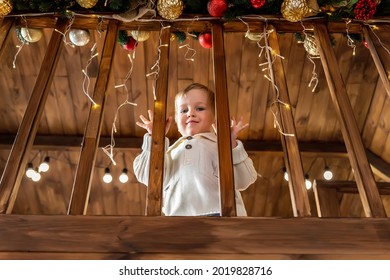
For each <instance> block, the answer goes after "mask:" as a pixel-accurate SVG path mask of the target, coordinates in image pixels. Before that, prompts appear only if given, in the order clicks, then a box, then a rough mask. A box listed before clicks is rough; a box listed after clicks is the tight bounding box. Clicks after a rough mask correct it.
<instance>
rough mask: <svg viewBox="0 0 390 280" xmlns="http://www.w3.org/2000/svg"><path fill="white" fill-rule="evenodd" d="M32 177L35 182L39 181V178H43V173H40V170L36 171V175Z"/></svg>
mask: <svg viewBox="0 0 390 280" xmlns="http://www.w3.org/2000/svg"><path fill="white" fill-rule="evenodd" d="M31 179H32V180H33V181H34V182H38V181H39V180H41V174H39V172H36V171H34V175H33V176H32V177H31Z"/></svg>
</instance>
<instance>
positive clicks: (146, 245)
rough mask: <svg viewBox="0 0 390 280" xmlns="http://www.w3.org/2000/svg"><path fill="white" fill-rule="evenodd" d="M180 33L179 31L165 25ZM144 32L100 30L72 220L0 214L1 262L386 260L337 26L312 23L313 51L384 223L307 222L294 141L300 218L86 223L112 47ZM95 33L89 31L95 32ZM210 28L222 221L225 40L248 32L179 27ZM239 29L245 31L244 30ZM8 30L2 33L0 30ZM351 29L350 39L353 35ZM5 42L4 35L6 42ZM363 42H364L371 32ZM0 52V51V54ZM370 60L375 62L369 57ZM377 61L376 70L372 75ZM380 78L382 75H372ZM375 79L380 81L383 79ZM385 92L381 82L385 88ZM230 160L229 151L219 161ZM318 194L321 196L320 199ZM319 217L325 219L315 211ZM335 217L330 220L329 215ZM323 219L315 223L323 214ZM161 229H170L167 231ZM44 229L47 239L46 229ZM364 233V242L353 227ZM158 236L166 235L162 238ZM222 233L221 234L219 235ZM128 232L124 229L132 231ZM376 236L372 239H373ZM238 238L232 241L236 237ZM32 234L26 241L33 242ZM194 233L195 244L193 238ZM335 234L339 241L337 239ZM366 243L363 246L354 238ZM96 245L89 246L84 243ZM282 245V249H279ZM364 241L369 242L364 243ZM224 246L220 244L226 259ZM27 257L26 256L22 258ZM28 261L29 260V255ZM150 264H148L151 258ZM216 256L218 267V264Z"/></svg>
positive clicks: (10, 196) (52, 22) (38, 103)
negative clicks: (334, 41) (334, 39)
mask: <svg viewBox="0 0 390 280" xmlns="http://www.w3.org/2000/svg"><path fill="white" fill-rule="evenodd" d="M96 20H97V19H95V18H77V19H76V20H75V21H74V26H75V27H77V26H78V25H80V26H82V27H83V28H88V26H90V25H92V24H96V23H95V21H96ZM28 21H29V23H28V24H29V26H31V27H55V28H56V29H58V30H59V31H62V32H63V31H64V30H65V28H66V21H65V20H63V19H58V20H57V19H56V18H40V19H39V18H31V19H28ZM3 23H4V24H3V26H2V32H1V38H0V42H1V43H4V41H5V40H6V37H7V36H6V33H7V32H8V31H9V28H10V27H11V25H12V24H10V23H11V21H10V20H9V19H4V20H3ZM171 24H172V25H175V26H176V27H180V25H183V23H176V22H175V23H171ZM249 24H250V25H251V27H253V28H254V29H253V30H258V31H262V30H263V28H264V24H263V22H261V21H250V22H249ZM135 25H137V27H140V28H144V29H150V30H160V28H161V25H160V23H158V24H156V23H150V24H148V23H145V22H143V23H121V22H118V21H116V20H112V19H110V20H105V21H104V24H103V25H102V26H101V27H102V28H106V29H107V31H108V32H107V34H106V39H105V46H104V51H103V55H102V59H101V62H100V71H99V76H98V79H97V84H96V87H95V92H94V98H96V100H98V101H99V104H101V106H100V107H99V108H95V107H91V109H90V112H89V118H88V123H87V127H86V130H85V135H84V140H83V145H82V149H81V155H80V160H79V163H78V167H77V172H76V178H75V180H74V185H73V192H72V197H71V200H70V204H69V215H70V216H54V217H53V216H51V217H46V216H29V217H26V216H16V215H15V216H14V215H1V216H0V227H1V228H2V229H3V230H2V232H3V233H2V238H3V240H8V241H7V242H1V245H0V259H1V258H29V257H31V258H80V257H81V258H172V257H179V258H194V257H205V258H221V255H223V256H225V258H257V259H260V258H337V256H338V257H339V258H340V256H341V255H343V256H344V257H352V256H353V257H354V258H359V257H361V258H364V257H367V258H375V257H377V256H379V257H382V258H390V254H389V252H390V247H389V246H390V245H389V244H390V235H389V234H385V233H386V232H388V230H389V226H390V223H389V220H388V219H385V218H386V213H385V210H384V208H383V205H382V202H381V199H380V195H379V192H378V188H377V186H376V183H375V180H374V177H373V174H372V171H371V169H370V166H369V162H368V160H367V156H366V154H365V152H364V151H365V150H364V147H363V144H362V141H361V139H360V135H359V132H358V130H357V126H356V123H355V120H354V116H353V112H352V110H351V105H350V101H349V100H348V97H347V95H346V91H345V85H344V83H343V80H342V79H341V75H340V73H339V70H338V66H337V63H336V58H335V55H334V52H333V51H332V48H331V46H330V41H329V34H328V30H338V29H340V26H339V25H338V24H337V23H326V22H323V21H317V22H313V25H314V31H315V36H316V39H317V43H318V45H319V51H320V56H321V61H322V65H323V67H324V69H325V74H326V77H327V81H328V86H329V88H330V92H331V95H332V100H333V103H334V105H335V108H336V112H337V114H338V116H339V120H340V123H341V127H342V132H343V137H344V140H345V144H346V147H347V152H348V156H349V158H350V161H351V165H352V167H353V170H354V176H355V179H356V184H357V188H358V190H359V195H360V198H361V200H362V204H363V208H364V212H365V215H366V217H376V218H382V219H370V220H364V219H359V220H355V219H341V220H340V219H335V220H333V219H324V220H322V219H314V218H310V219H309V218H306V219H303V217H309V216H310V215H311V212H310V206H309V203H308V197H307V192H306V189H305V186H304V175H303V171H302V162H301V158H300V150H299V147H298V142H297V140H296V138H294V137H282V139H281V140H282V146H283V151H284V155H285V163H286V166H287V169H288V171H289V174H290V178H291V180H290V181H289V187H290V194H291V200H292V205H293V211H294V216H295V217H301V218H302V219H296V220H294V219H262V218H234V219H223V218H217V219H209V218H205V217H203V218H202V217H196V218H195V217H180V218H179V217H175V218H172V219H170V218H166V217H82V216H80V215H83V214H85V212H86V207H87V202H88V196H89V191H90V190H89V188H90V184H91V179H92V170H93V166H94V163H95V157H96V151H97V147H98V142H99V139H100V130H101V125H102V116H103V113H104V104H105V98H106V87H107V83H108V78H109V75H110V68H111V67H110V66H111V62H112V57H113V50H114V44H115V41H116V37H117V32H118V30H119V29H124V28H130V27H131V26H135ZM270 25H273V28H275V29H276V31H283V32H286V31H287V30H288V31H290V32H291V31H298V30H301V28H300V27H299V23H298V24H292V23H286V22H285V23H284V24H282V23H280V22H274V23H271V24H270ZM94 26H95V25H94ZM191 27H193V28H194V29H195V30H196V29H200V28H202V29H204V28H205V27H206V28H209V29H211V30H212V34H213V45H214V48H213V61H214V78H215V90H216V99H217V102H216V104H217V107H216V112H217V118H218V124H217V132H218V133H217V134H218V145H219V161H220V165H219V166H220V174H221V176H220V177H221V181H220V185H221V188H220V189H221V200H222V203H221V204H222V214H223V216H228V217H231V216H235V215H236V211H235V201H234V187H233V182H234V178H233V172H232V158H231V143H230V141H229V139H230V137H229V135H230V126H229V123H230V122H229V119H230V116H229V112H228V110H226V108H227V107H228V102H229V101H228V97H227V84H226V65H225V60H224V56H225V55H224V42H223V32H224V31H226V30H229V31H245V30H246V27H245V26H243V25H242V24H238V23H237V22H232V23H223V22H220V21H218V20H216V21H205V22H202V21H198V22H191V23H186V24H185V28H186V29H187V28H191ZM243 28H245V30H244V29H243ZM7 30H8V31H7ZM354 30H355V31H354ZM360 31H361V26H360V25H359V24H353V25H351V26H350V32H351V33H352V32H360ZM161 32H162V36H161V38H162V45H164V46H167V47H166V48H165V47H164V48H162V52H161V62H160V66H161V69H160V75H159V79H158V81H157V85H156V88H157V90H156V92H157V96H156V100H155V101H154V104H155V107H154V112H155V116H156V117H155V120H156V121H155V122H154V127H153V132H154V133H153V139H152V142H153V145H152V156H151V168H150V170H153V172H151V173H150V179H149V182H150V186H149V188H148V198H147V201H148V202H147V209H146V213H147V216H160V215H161V199H162V198H161V193H162V176H163V174H162V170H163V164H164V162H163V158H164V157H163V153H164V151H163V148H164V143H163V142H164V140H163V139H164V129H165V122H164V120H165V119H166V118H165V116H166V104H167V85H168V61H169V57H168V55H169V36H170V29H169V28H165V29H162V30H161ZM4 34H5V35H4ZM364 34H365V36H366V38H367V39H369V37H370V34H369V31H367V30H365V31H364ZM268 44H269V45H270V46H271V47H272V48H273V49H274V50H275V51H276V52H279V45H278V38H277V36H276V32H274V33H272V35H271V36H270V38H269V41H268ZM61 45H62V37H61V35H60V33H58V32H53V35H52V38H51V40H50V43H49V48H48V50H49V51H48V52H47V53H46V56H45V58H44V62H43V64H42V65H43V67H41V70H40V73H39V76H38V79H37V82H36V85H35V87H34V89H33V93H32V97H31V100H30V102H29V104H28V106H27V110H26V113H25V115H24V118H23V121H22V124H21V126H20V130H19V133H18V134H17V136H16V139H15V142H14V144H13V146H12V150H11V155H10V157H9V160H8V161H7V164H6V166H5V169H4V173H3V176H2V180H1V183H0V213H1V214H9V213H12V208H13V205H14V202H15V197H16V194H17V192H18V189H19V185H20V182H21V178H22V176H23V167H24V166H25V164H26V162H27V155H28V153H29V151H30V150H31V147H32V143H33V140H34V138H35V135H36V130H37V127H38V124H39V119H40V116H41V114H42V108H43V106H44V104H45V100H46V96H47V88H48V87H49V85H50V82H51V78H52V73H54V70H55V67H56V63H57V60H58V55H59V53H60V51H61ZM0 50H1V51H2V50H3V47H1V49H0ZM371 53H372V54H373V55H375V50H374V48H372V49H371ZM378 64H379V62H378V63H377V66H378ZM273 67H274V68H273V75H274V79H275V81H276V84H277V86H278V88H279V93H280V97H281V99H282V100H283V101H285V102H286V103H288V98H289V97H288V89H287V86H286V81H285V73H284V70H283V65H282V63H281V62H280V61H279V59H278V58H277V59H276V61H275V64H274V66H273ZM378 68H379V71H382V70H380V67H379V66H378ZM381 77H382V75H381ZM384 83H385V85H386V86H385V88H386V90H387V91H388V93H389V86H388V85H389V82H388V80H387V79H386V80H384ZM279 112H280V116H281V117H280V118H281V124H282V126H283V130H284V131H286V132H288V133H291V134H295V127H294V122H293V117H292V113H291V111H289V110H287V109H286V108H279ZM227 151H230V152H227ZM318 195H321V194H320V193H318ZM321 213H323V212H321ZM336 214H337V213H336ZM321 215H323V214H321ZM168 224H169V230H167V229H166V228H167V227H166V226H167V225H168ZM49 225H50V230H46V228H47V226H49ZM363 225H364V227H365V228H366V229H367V231H366V232H365V233H364V234H362V233H361V228H363ZM163 228H164V231H161V229H163ZM221 228H223V230H222V231H221V230H220V229H221ZM130 229H131V230H130ZM381 230H382V231H383V234H376V233H377V232H379V231H381ZM238 232H239V236H240V237H239V238H237V235H238ZM32 233H34V234H32ZM194 233H195V235H194ZM335 233H337V234H335ZM362 235H364V238H362ZM90 236H95V237H94V238H92V239H91V238H89V237H90ZM281 240H283V242H280V241H281ZM366 241H367V242H366ZM223 244H228V248H229V252H227V250H226V248H225V247H224V245H223ZM28 252H30V253H28ZM31 252H33V253H31ZM152 255H153V256H152ZM223 256H222V258H224V257H223Z"/></svg>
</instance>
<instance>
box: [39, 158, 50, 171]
mask: <svg viewBox="0 0 390 280" xmlns="http://www.w3.org/2000/svg"><path fill="white" fill-rule="evenodd" d="M49 161H50V158H49V157H45V159H44V160H43V162H42V163H41V164H40V165H39V167H38V172H47V171H48V170H49V168H50V166H49Z"/></svg>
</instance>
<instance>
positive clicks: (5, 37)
mask: <svg viewBox="0 0 390 280" xmlns="http://www.w3.org/2000/svg"><path fill="white" fill-rule="evenodd" d="M14 22H15V19H13V18H4V17H3V18H2V19H1V21H0V60H1V59H2V57H3V53H4V50H5V48H6V45H7V42H8V41H9V40H10V38H11V37H10V36H9V33H10V31H11V28H12V26H13V25H14Z"/></svg>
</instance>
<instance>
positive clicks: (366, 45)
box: [363, 40, 369, 49]
mask: <svg viewBox="0 0 390 280" xmlns="http://www.w3.org/2000/svg"><path fill="white" fill-rule="evenodd" d="M363 45H364V46H365V47H366V48H367V49H368V48H369V47H368V43H367V41H366V40H364V41H363Z"/></svg>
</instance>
